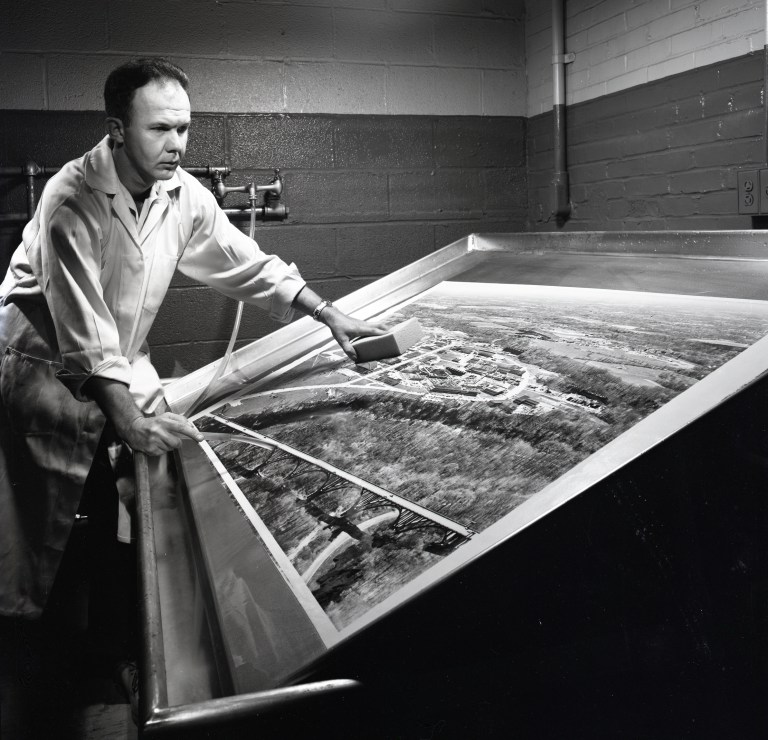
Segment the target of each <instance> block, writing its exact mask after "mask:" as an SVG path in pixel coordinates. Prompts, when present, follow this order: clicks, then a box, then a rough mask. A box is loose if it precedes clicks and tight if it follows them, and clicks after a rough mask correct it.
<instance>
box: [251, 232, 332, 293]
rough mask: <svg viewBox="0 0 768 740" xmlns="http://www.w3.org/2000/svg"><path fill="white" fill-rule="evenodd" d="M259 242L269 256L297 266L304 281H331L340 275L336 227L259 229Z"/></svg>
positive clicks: (257, 238) (257, 239)
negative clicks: (273, 255) (330, 278)
mask: <svg viewBox="0 0 768 740" xmlns="http://www.w3.org/2000/svg"><path fill="white" fill-rule="evenodd" d="M256 241H257V243H258V245H259V246H260V247H261V249H262V250H263V251H264V252H266V253H267V254H276V255H278V256H279V257H280V258H281V259H282V260H284V261H285V262H288V263H289V264H290V263H291V262H293V263H295V264H296V266H297V267H298V268H299V272H301V275H302V277H303V278H304V279H305V280H316V279H318V278H328V277H330V276H332V275H335V274H337V272H338V264H337V262H338V261H337V256H336V229H335V227H333V226H314V225H313V226H295V225H290V224H271V225H269V226H267V225H265V226H263V227H261V228H258V229H257V230H256Z"/></svg>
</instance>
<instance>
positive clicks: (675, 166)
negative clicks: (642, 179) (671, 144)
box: [643, 147, 700, 174]
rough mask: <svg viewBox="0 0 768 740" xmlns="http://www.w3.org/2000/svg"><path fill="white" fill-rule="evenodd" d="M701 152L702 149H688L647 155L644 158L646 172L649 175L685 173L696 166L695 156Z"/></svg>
mask: <svg viewBox="0 0 768 740" xmlns="http://www.w3.org/2000/svg"><path fill="white" fill-rule="evenodd" d="M699 150H700V147H696V148H695V149H694V148H692V147H688V148H682V149H669V150H666V151H663V152H654V153H650V154H646V155H644V156H643V161H644V164H645V171H646V172H648V173H649V174H659V173H667V172H685V171H686V170H689V169H691V167H693V166H694V154H695V152H697V151H699Z"/></svg>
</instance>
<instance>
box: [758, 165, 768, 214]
mask: <svg viewBox="0 0 768 740" xmlns="http://www.w3.org/2000/svg"><path fill="white" fill-rule="evenodd" d="M758 179H759V180H760V190H759V197H758V200H757V212H758V213H768V170H760V172H759V178H758Z"/></svg>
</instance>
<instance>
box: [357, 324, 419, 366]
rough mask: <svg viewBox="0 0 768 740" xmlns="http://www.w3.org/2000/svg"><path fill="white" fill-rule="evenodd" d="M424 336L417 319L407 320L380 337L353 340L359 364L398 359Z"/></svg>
mask: <svg viewBox="0 0 768 740" xmlns="http://www.w3.org/2000/svg"><path fill="white" fill-rule="evenodd" d="M423 336H424V332H423V330H422V328H421V325H420V324H419V322H418V321H417V320H416V319H407V320H406V321H403V322H402V323H400V324H397V326H395V327H393V328H392V329H390V330H389V331H388V332H387V333H386V334H382V335H380V336H378V337H359V338H358V339H353V340H352V346H353V347H354V348H355V352H356V354H357V362H358V363H360V362H372V361H373V360H384V359H386V358H387V357H397V356H398V355H401V354H403V352H405V351H406V350H407V349H409V348H410V347H412V346H413V345H414V344H416V342H418V341H419V340H420V339H421V338H422V337H423Z"/></svg>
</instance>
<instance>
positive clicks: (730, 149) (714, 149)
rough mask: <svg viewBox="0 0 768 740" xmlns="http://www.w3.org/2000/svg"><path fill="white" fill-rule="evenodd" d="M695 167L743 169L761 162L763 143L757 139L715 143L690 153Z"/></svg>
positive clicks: (697, 148)
mask: <svg viewBox="0 0 768 740" xmlns="http://www.w3.org/2000/svg"><path fill="white" fill-rule="evenodd" d="M691 154H692V157H691V158H692V161H693V164H694V165H695V166H696V167H718V166H719V167H731V166H732V167H743V166H747V165H755V164H758V163H762V162H763V157H764V148H763V143H762V141H760V140H757V139H740V140H737V141H717V142H713V143H712V144H711V145H710V146H706V147H704V146H701V147H696V149H695V150H694V151H693V152H692V153H691Z"/></svg>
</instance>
